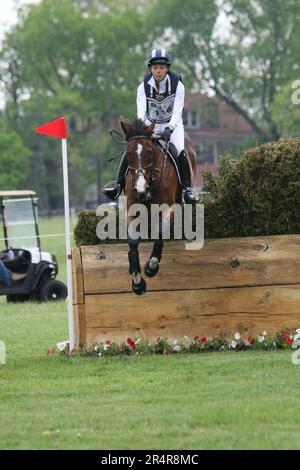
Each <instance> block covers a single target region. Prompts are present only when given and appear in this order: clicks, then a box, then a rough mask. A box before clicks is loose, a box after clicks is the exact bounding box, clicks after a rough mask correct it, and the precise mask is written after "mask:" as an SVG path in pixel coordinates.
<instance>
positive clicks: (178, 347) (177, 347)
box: [173, 344, 180, 352]
mask: <svg viewBox="0 0 300 470" xmlns="http://www.w3.org/2000/svg"><path fill="white" fill-rule="evenodd" d="M173 351H174V352H179V351H180V346H178V344H177V345H176V346H174V347H173Z"/></svg>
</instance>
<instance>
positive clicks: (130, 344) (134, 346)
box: [127, 338, 136, 349]
mask: <svg viewBox="0 0 300 470" xmlns="http://www.w3.org/2000/svg"><path fill="white" fill-rule="evenodd" d="M127 344H129V346H130V347H131V348H132V349H136V344H135V343H134V342H133V341H132V339H130V338H128V339H127Z"/></svg>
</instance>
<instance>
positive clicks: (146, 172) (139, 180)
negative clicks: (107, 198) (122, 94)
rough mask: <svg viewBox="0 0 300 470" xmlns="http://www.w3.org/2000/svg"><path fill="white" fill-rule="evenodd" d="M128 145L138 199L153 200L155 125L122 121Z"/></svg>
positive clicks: (130, 165)
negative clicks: (153, 136)
mask: <svg viewBox="0 0 300 470" xmlns="http://www.w3.org/2000/svg"><path fill="white" fill-rule="evenodd" d="M120 123H121V127H122V129H123V131H124V133H125V139H126V141H127V142H128V144H127V151H126V152H127V162H128V168H129V171H130V172H131V180H132V183H133V185H132V186H133V190H134V191H135V196H136V198H137V199H138V200H139V201H141V202H147V201H150V200H151V192H150V186H151V182H152V178H153V170H154V163H155V148H154V146H153V144H152V142H151V135H152V133H153V129H154V125H155V124H154V123H152V124H150V126H146V125H145V124H144V122H143V121H142V120H141V119H136V120H134V121H132V122H129V121H125V120H121V121H120Z"/></svg>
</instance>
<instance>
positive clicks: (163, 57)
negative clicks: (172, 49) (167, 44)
mask: <svg viewBox="0 0 300 470" xmlns="http://www.w3.org/2000/svg"><path fill="white" fill-rule="evenodd" d="M154 64H165V65H171V59H170V56H169V54H168V53H167V51H166V49H153V51H151V54H150V56H149V57H148V59H147V65H148V66H150V65H154Z"/></svg>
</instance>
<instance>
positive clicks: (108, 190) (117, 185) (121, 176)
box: [102, 152, 127, 201]
mask: <svg viewBox="0 0 300 470" xmlns="http://www.w3.org/2000/svg"><path fill="white" fill-rule="evenodd" d="M126 170H127V155H126V152H124V155H123V157H122V160H121V162H120V165H119V169H118V175H117V181H111V182H110V183H107V184H106V185H105V186H104V188H103V190H102V192H103V194H105V196H107V197H109V198H110V199H111V200H112V201H115V200H116V199H117V198H118V197H119V196H120V194H121V192H122V190H123V188H124V186H125V173H126Z"/></svg>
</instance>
